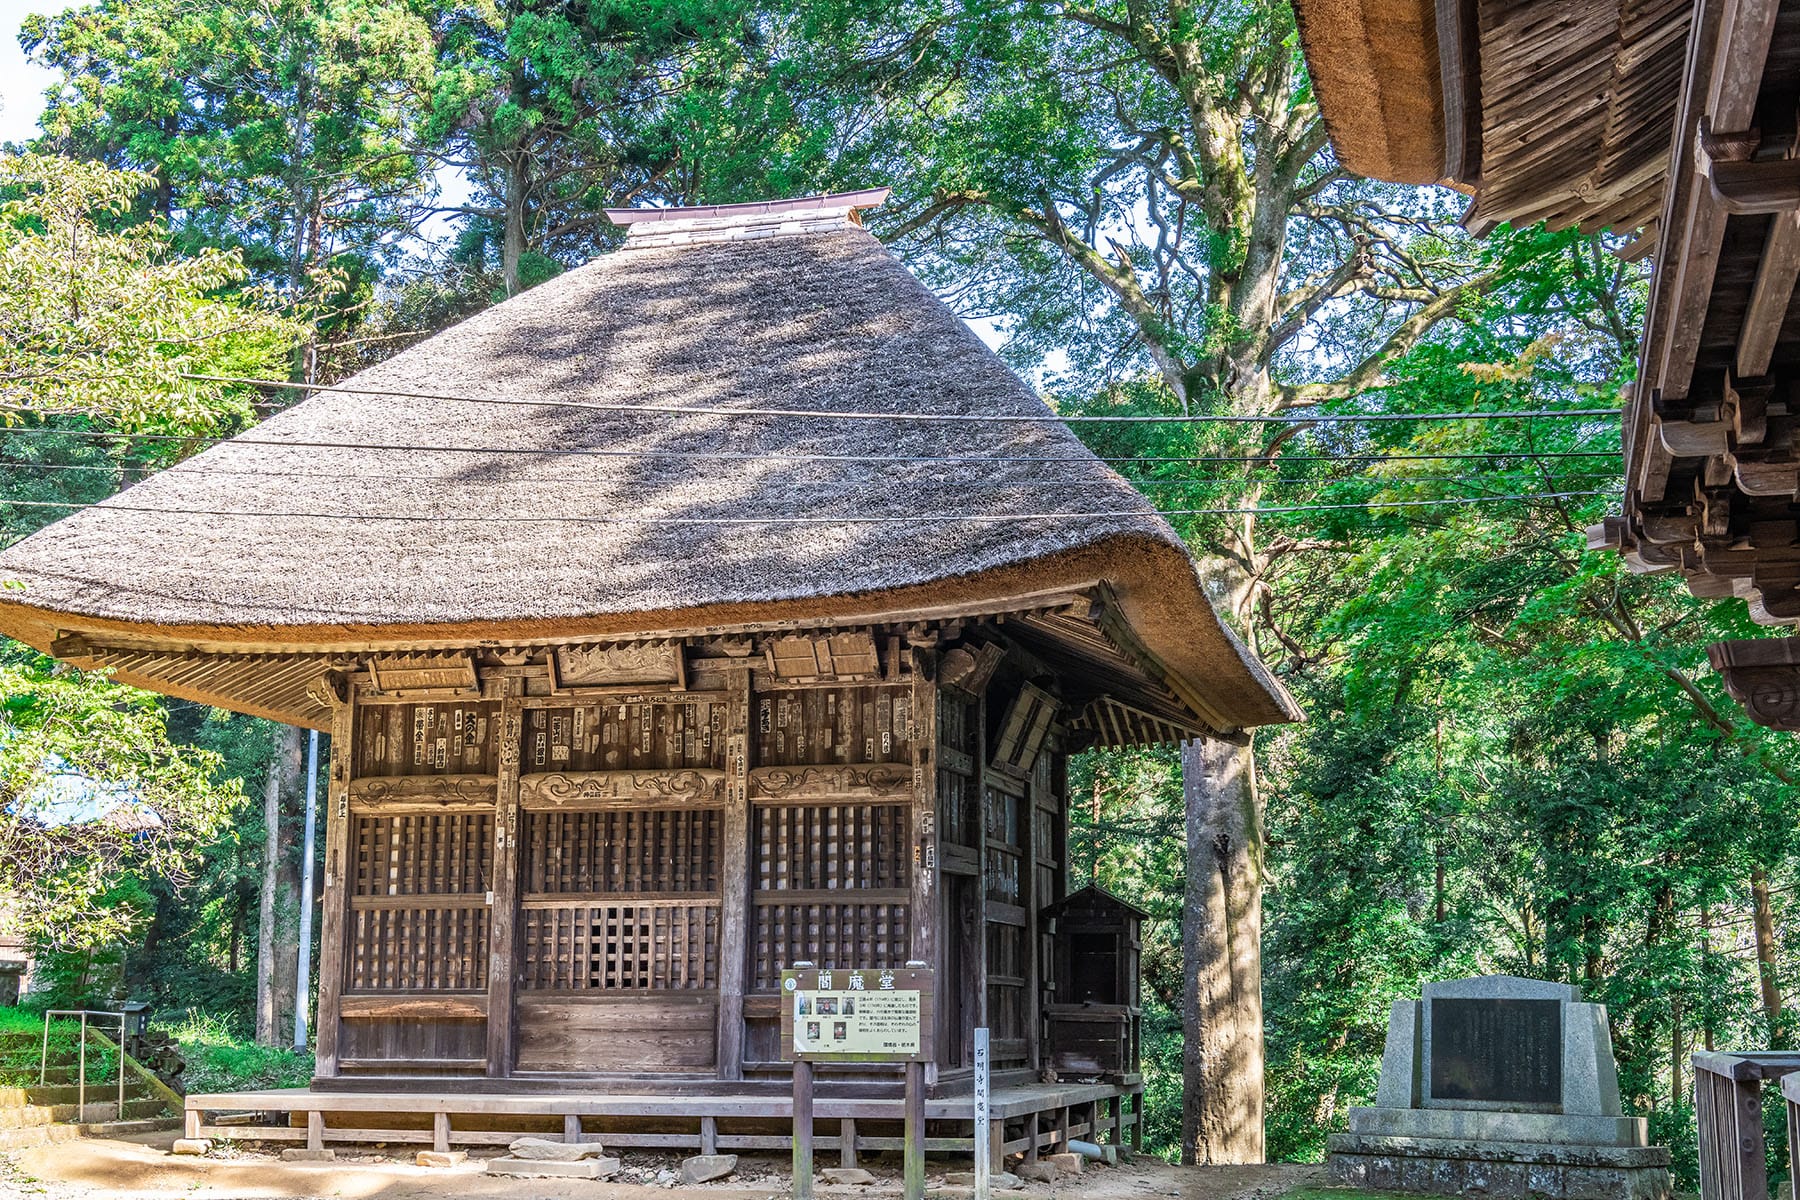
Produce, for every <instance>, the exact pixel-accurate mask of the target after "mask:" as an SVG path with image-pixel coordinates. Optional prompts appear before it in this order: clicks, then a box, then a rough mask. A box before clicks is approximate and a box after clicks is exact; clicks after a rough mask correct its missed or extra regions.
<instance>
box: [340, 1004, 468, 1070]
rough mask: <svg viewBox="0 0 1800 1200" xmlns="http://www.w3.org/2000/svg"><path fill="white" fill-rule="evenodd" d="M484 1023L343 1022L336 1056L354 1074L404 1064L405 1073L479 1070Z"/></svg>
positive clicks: (380, 1020) (391, 1019) (407, 1020)
mask: <svg viewBox="0 0 1800 1200" xmlns="http://www.w3.org/2000/svg"><path fill="white" fill-rule="evenodd" d="M486 1027H487V1026H486V1022H483V1021H472V1020H444V1019H441V1018H440V1019H437V1020H419V1019H416V1018H386V1019H369V1020H347V1021H345V1022H344V1033H343V1038H342V1041H341V1053H342V1054H343V1057H344V1060H345V1062H346V1064H347V1065H349V1066H351V1067H352V1068H353V1069H354V1068H356V1067H361V1068H364V1069H377V1070H379V1069H382V1068H383V1067H384V1066H386V1065H387V1064H395V1063H403V1064H405V1066H406V1068H407V1069H408V1070H433V1069H435V1070H460V1071H464V1072H469V1073H474V1072H477V1071H479V1070H480V1065H481V1063H482V1062H483V1060H484V1056H485V1053H486V1049H487V1035H486Z"/></svg>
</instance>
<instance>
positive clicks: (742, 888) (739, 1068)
mask: <svg viewBox="0 0 1800 1200" xmlns="http://www.w3.org/2000/svg"><path fill="white" fill-rule="evenodd" d="M729 680H730V681H729V683H728V684H727V688H728V690H727V693H726V700H725V814H724V817H725V822H724V830H723V833H724V843H723V844H724V854H725V861H724V863H723V868H722V870H721V872H720V878H719V888H720V894H719V1026H718V1035H717V1043H716V1044H717V1046H718V1076H719V1078H720V1079H742V1078H743V1077H744V993H745V992H747V991H748V990H749V974H750V916H751V913H750V908H751V895H750V672H749V670H748V669H745V670H740V671H733V672H731V674H730V676H729ZM706 1153H709V1154H710V1153H712V1152H711V1151H710V1150H709V1151H707V1152H706Z"/></svg>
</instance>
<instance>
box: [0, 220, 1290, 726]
mask: <svg viewBox="0 0 1800 1200" xmlns="http://www.w3.org/2000/svg"><path fill="white" fill-rule="evenodd" d="M816 207H817V206H815V209H816ZM846 212H847V209H846V208H844V207H842V206H840V207H838V208H837V209H835V210H827V211H824V212H820V211H814V212H812V213H810V214H807V213H802V214H798V215H796V214H792V213H790V214H787V215H785V216H783V215H781V214H776V215H773V216H768V217H765V218H763V219H761V220H746V219H739V220H735V221H734V220H731V219H729V216H730V214H727V215H726V218H721V219H716V220H714V221H712V222H711V223H710V224H708V223H706V222H693V221H690V222H688V223H686V224H685V225H681V224H671V223H668V222H659V223H655V224H646V225H641V226H638V227H637V228H638V230H641V231H643V232H644V234H645V235H646V236H644V237H639V236H638V233H637V232H636V231H634V234H633V237H632V238H631V239H629V240H628V243H627V246H626V248H625V249H623V250H621V251H619V252H617V253H614V254H610V255H607V256H605V257H603V258H601V259H599V260H597V261H595V262H593V263H590V264H588V265H587V266H584V267H581V268H579V269H577V270H574V271H570V272H569V273H567V274H565V275H563V276H561V277H559V278H556V279H553V280H551V281H550V282H548V283H545V284H542V285H540V286H539V287H536V288H533V289H532V290H530V291H528V292H526V293H524V294H523V295H521V296H518V297H515V298H514V299H512V300H509V301H507V302H506V303H504V304H500V305H498V306H496V307H494V308H491V309H489V310H487V311H485V312H483V313H481V314H479V315H478V316H475V317H473V318H471V319H469V320H467V321H465V322H463V323H462V324H460V325H458V326H456V327H454V328H452V329H450V330H448V331H446V332H444V333H442V334H439V335H438V336H436V337H433V338H431V339H430V340H428V341H425V342H423V343H421V344H420V345H418V346H416V347H414V348H412V349H409V350H407V351H406V352H405V353H402V354H400V355H398V356H396V357H395V358H393V359H390V360H388V361H387V362H384V363H382V364H381V365H379V366H376V367H374V368H371V369H369V370H367V371H364V372H363V373H361V374H359V375H357V376H356V377H354V378H353V379H351V380H349V381H347V382H346V383H345V384H343V385H342V386H343V387H344V388H347V389H356V390H355V391H354V392H351V391H334V392H322V393H318V394H315V395H313V396H312V397H311V398H310V399H308V400H306V401H305V402H303V403H301V404H298V405H296V406H295V407H293V408H291V409H289V410H287V411H285V412H283V413H281V414H279V415H277V416H275V417H272V418H271V419H270V420H268V421H266V422H265V423H263V424H262V425H260V426H258V427H257V428H255V429H254V430H252V431H250V432H248V433H246V434H244V435H242V436H239V437H237V438H233V439H231V440H230V441H227V442H224V443H222V444H220V445H218V446H215V447H213V448H212V449H210V450H208V451H206V452H205V453H203V454H200V455H197V456H196V457H194V458H193V459H191V460H188V461H187V462H185V463H183V464H181V465H180V466H177V467H174V468H171V469H169V470H167V471H164V472H162V473H160V474H158V475H156V476H154V477H152V478H150V479H147V480H145V481H144V482H142V483H139V484H137V485H135V486H133V487H131V488H129V489H128V490H126V491H125V492H123V493H121V494H119V495H118V496H117V497H115V498H113V499H112V500H110V501H108V502H106V503H103V504H101V505H98V506H96V507H93V508H90V509H87V510H85V511H82V512H79V513H76V514H75V515H73V516H70V517H69V518H67V519H66V520H63V521H59V522H58V523H56V524H55V525H52V526H50V527H48V528H46V529H44V530H42V531H41V532H39V533H37V534H35V535H33V536H31V537H29V538H27V539H25V540H24V541H22V542H20V543H18V544H17V545H15V546H13V547H12V548H10V549H9V550H7V551H5V553H4V554H0V578H7V579H16V580H19V581H22V582H23V584H24V585H25V587H24V590H23V591H22V592H7V593H5V594H4V596H3V597H0V630H4V631H5V632H7V633H10V634H12V635H14V636H17V637H20V638H22V639H23V640H25V641H28V642H31V643H33V644H36V645H38V646H40V647H48V646H50V645H51V644H52V642H53V640H54V639H55V638H57V637H58V636H59V635H66V634H69V633H77V634H83V635H85V636H87V637H89V638H91V639H94V640H96V641H109V642H110V643H111V644H115V645H134V646H136V645H143V646H151V645H159V644H164V643H166V644H168V645H170V646H175V645H181V646H187V647H191V648H195V649H200V650H205V651H207V652H210V653H229V652H233V651H243V652H256V653H281V652H293V651H302V650H331V649H345V648H368V647H371V646H378V647H388V646H391V647H402V646H414V647H419V646H427V645H450V644H455V643H457V642H458V641H459V640H461V641H470V640H479V641H483V642H489V643H491V642H496V641H502V642H504V641H513V642H521V641H527V640H531V639H540V640H553V639H558V638H606V637H616V638H624V637H628V636H649V635H657V634H663V633H668V632H671V631H679V630H690V631H691V630H695V629H703V628H704V629H714V628H724V627H734V628H755V627H758V626H768V625H771V624H774V623H778V622H792V621H815V622H820V623H824V622H834V621H843V622H850V621H856V620H870V619H874V618H875V617H877V616H882V615H887V616H890V617H893V616H897V615H899V614H904V613H908V612H925V611H928V610H944V611H952V610H961V609H969V610H971V611H973V610H979V609H981V608H982V607H983V606H984V605H986V606H990V607H993V608H995V610H996V611H1000V610H1003V609H1004V605H1003V604H1001V603H1000V602H1001V601H1003V600H1006V599H1007V598H1016V597H1026V596H1030V595H1033V594H1039V593H1049V592H1053V591H1056V590H1059V589H1063V590H1066V589H1070V588H1078V587H1086V586H1089V585H1093V584H1097V583H1102V582H1103V583H1105V584H1108V585H1110V587H1111V589H1112V590H1113V592H1114V593H1116V597H1117V600H1116V604H1117V607H1118V609H1119V612H1120V614H1121V616H1122V617H1123V619H1124V620H1125V621H1126V622H1127V623H1128V624H1129V626H1130V628H1131V631H1132V633H1133V634H1134V636H1135V637H1137V638H1138V639H1141V642H1142V645H1143V649H1144V650H1145V652H1146V653H1147V655H1148V656H1149V657H1151V658H1153V659H1154V660H1156V661H1157V662H1159V663H1160V664H1162V667H1163V669H1164V670H1166V672H1167V673H1168V674H1169V675H1170V676H1171V679H1172V686H1174V688H1175V690H1176V691H1177V692H1185V691H1186V690H1187V689H1188V688H1190V687H1191V688H1192V689H1194V691H1195V692H1196V693H1203V694H1204V697H1205V698H1206V700H1205V702H1206V703H1208V704H1210V705H1211V706H1212V711H1211V712H1209V713H1205V714H1204V716H1205V717H1206V720H1207V723H1209V724H1212V725H1215V726H1216V725H1221V724H1223V725H1227V726H1250V725H1258V724H1264V723H1268V722H1274V721H1284V720H1290V719H1293V718H1294V717H1295V716H1296V715H1297V714H1296V712H1295V710H1294V708H1293V706H1292V702H1291V701H1290V700H1289V699H1287V697H1286V695H1285V693H1284V692H1283V691H1282V689H1281V688H1280V687H1279V685H1277V684H1275V683H1274V682H1273V681H1272V680H1271V679H1270V678H1269V676H1268V675H1267V674H1266V673H1265V671H1264V670H1263V669H1262V668H1261V666H1260V665H1259V664H1257V663H1256V662H1255V661H1254V660H1253V659H1252V658H1251V657H1250V656H1249V655H1248V654H1247V653H1246V652H1245V651H1244V650H1243V648H1242V647H1241V646H1240V645H1239V644H1238V643H1237V642H1236V640H1235V639H1234V638H1233V637H1232V635H1231V634H1230V633H1229V631H1228V630H1227V629H1226V628H1225V626H1224V625H1223V624H1222V623H1221V622H1220V621H1219V619H1218V618H1217V617H1216V615H1215V614H1214V613H1213V611H1212V609H1211V607H1210V606H1209V604H1208V602H1207V599H1206V597H1205V595H1204V593H1203V592H1202V589H1201V585H1200V581H1199V580H1198V578H1197V577H1196V573H1195V568H1194V565H1193V563H1192V561H1191V560H1190V558H1189V556H1188V553H1187V551H1186V549H1185V548H1184V546H1183V544H1182V543H1181V541H1180V540H1179V538H1177V536H1176V535H1175V533H1174V532H1173V531H1172V530H1171V529H1170V528H1169V526H1168V525H1167V524H1166V523H1165V522H1164V521H1163V520H1162V519H1161V518H1160V517H1158V516H1157V515H1156V514H1155V513H1154V511H1153V510H1152V509H1151V507H1150V506H1149V505H1148V504H1147V503H1146V502H1145V500H1144V499H1143V497H1141V496H1140V495H1139V494H1138V493H1137V492H1135V491H1134V490H1133V489H1132V488H1131V487H1130V486H1129V485H1128V484H1126V483H1125V482H1124V481H1123V480H1122V479H1120V478H1119V477H1118V476H1117V475H1116V474H1115V473H1114V472H1112V471H1111V470H1109V469H1108V468H1107V467H1105V466H1104V465H1103V464H1102V463H1101V462H1099V461H1098V460H1097V459H1095V458H1094V457H1093V456H1092V455H1091V454H1089V453H1088V452H1087V451H1086V450H1085V448H1084V447H1083V446H1082V445H1081V443H1080V442H1079V441H1078V440H1077V439H1076V438H1075V437H1074V436H1072V435H1071V434H1070V433H1069V432H1068V430H1067V429H1066V428H1064V427H1063V426H1061V425H1060V424H1057V423H1054V422H1051V423H1029V422H1019V423H1010V424H1009V423H1004V422H1000V421H995V420H990V419H985V418H994V417H1002V416H1008V415H1010V416H1020V417H1042V416H1044V415H1045V414H1046V413H1047V409H1046V408H1045V406H1044V405H1043V403H1042V402H1041V401H1040V400H1039V399H1038V397H1037V396H1036V395H1034V394H1033V392H1032V391H1031V389H1030V388H1028V387H1027V386H1026V385H1025V384H1023V383H1022V382H1021V381H1020V380H1019V379H1018V378H1017V377H1016V376H1014V375H1013V374H1012V372H1011V371H1009V370H1008V369H1007V368H1006V367H1005V365H1004V364H1002V363H1001V361H1000V360H999V359H998V358H997V357H996V356H995V355H994V354H993V353H991V352H990V351H989V350H988V349H987V348H986V347H985V346H984V345H983V344H982V343H981V341H980V340H979V339H978V338H977V337H976V336H975V335H974V334H973V333H972V332H971V331H970V330H969V328H968V327H967V325H966V324H965V323H964V322H963V321H962V320H960V319H959V318H958V317H957V316H956V315H955V314H954V313H953V312H951V311H950V310H949V309H948V308H946V307H945V306H944V305H943V304H941V303H940V302H939V301H938V300H937V299H936V298H935V297H934V296H933V295H932V294H931V293H930V292H929V291H928V290H927V289H926V288H925V287H924V286H923V285H922V284H921V283H920V282H919V281H918V280H916V279H915V278H914V277H913V276H912V275H911V274H909V273H908V272H907V271H906V270H905V268H904V267H903V266H901V264H900V263H899V262H897V261H896V260H895V259H894V258H893V257H892V256H891V255H889V254H888V253H887V251H885V250H884V249H883V248H882V247H881V245H880V244H879V243H878V242H876V241H875V239H874V238H873V237H871V236H870V235H869V234H867V233H866V232H864V231H863V230H862V229H860V228H858V227H856V226H854V225H852V224H850V223H849V222H848V221H846V219H845V216H846ZM827 218H832V219H827ZM644 242H651V243H661V244H649V245H645V244H643V243H644ZM384 392H391V393H395V394H394V395H383V394H381V393H384ZM418 394H429V395H437V396H452V397H461V398H475V399H480V400H484V401H491V402H489V403H468V402H465V401H464V400H460V399H456V400H453V399H437V400H434V399H419V398H415V397H416V395H418ZM545 400H555V401H558V402H561V403H563V404H564V405H568V404H571V403H574V404H582V403H585V404H592V405H601V406H616V407H615V408H613V409H604V408H582V407H567V406H564V407H555V406H545V405H543V404H539V403H533V402H534V401H545ZM656 407H671V408H693V407H714V408H724V409H733V410H739V409H771V408H778V409H783V410H806V411H809V412H814V413H830V412H844V411H852V410H854V411H876V412H881V413H892V414H940V415H941V414H959V415H962V416H967V417H971V418H984V419H979V420H970V421H957V422H918V421H891V420H860V419H858V420H853V419H841V418H833V417H830V416H820V415H814V416H803V417H788V416H779V415H760V416H742V417H740V416H729V415H721V414H701V415H680V414H671V413H666V412H651V411H639V410H644V409H650V408H656ZM581 450H588V451H599V452H602V453H599V454H596V453H578V452H577V451H581ZM555 451H567V452H569V453H546V452H555ZM705 455H714V456H719V455H723V456H727V457H713V458H707V457H683V456H705ZM731 455H738V456H741V457H729V456H731ZM794 456H818V457H813V458H806V459H804V460H796V458H795V457H794ZM1021 458H1023V459H1029V460H1031V461H1016V460H1017V459H1021ZM954 459H963V460H967V459H974V460H976V461H947V460H954ZM1093 512H1099V513H1109V514H1115V515H1109V516H1104V517H1082V518H1058V517H1043V516H1040V515H1039V514H1055V513H1093ZM971 516H973V517H978V518H982V519H976V520H968V519H964V518H966V517H971ZM864 518H876V519H877V520H874V521H869V522H866V523H857V520H856V519H864ZM995 518H1003V519H995ZM165 690H173V689H165ZM228 698H229V697H228ZM244 707H252V706H250V705H248V704H246V705H244ZM1190 707H1191V705H1190ZM263 708H264V709H266V710H271V711H276V705H275V702H274V701H273V700H271V701H268V702H266V703H265V704H264V705H263ZM316 715H317V714H310V715H308V719H316Z"/></svg>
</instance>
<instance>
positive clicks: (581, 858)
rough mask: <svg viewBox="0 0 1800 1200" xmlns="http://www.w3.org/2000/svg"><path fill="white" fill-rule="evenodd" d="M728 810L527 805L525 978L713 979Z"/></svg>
mask: <svg viewBox="0 0 1800 1200" xmlns="http://www.w3.org/2000/svg"><path fill="white" fill-rule="evenodd" d="M722 834H723V817H722V815H721V814H720V812H719V810H717V809H714V808H685V807H673V806H665V807H659V808H601V809H591V810H578V811H574V812H561V811H532V812H528V813H526V814H525V867H524V884H525V895H524V896H523V898H522V902H521V904H520V924H521V934H522V941H523V954H522V959H521V963H520V983H521V986H523V987H525V988H532V989H558V990H573V991H588V990H606V991H613V990H643V989H670V988H675V989H691V988H712V987H717V986H718V974H717V963H716V959H717V951H718V941H719V887H720V880H719V876H720V866H721V863H722V861H723V853H722V849H721V838H722Z"/></svg>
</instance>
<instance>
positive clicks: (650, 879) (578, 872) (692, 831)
mask: <svg viewBox="0 0 1800 1200" xmlns="http://www.w3.org/2000/svg"><path fill="white" fill-rule="evenodd" d="M721 821H722V817H721V815H720V813H719V811H718V810H717V809H711V808H702V809H690V808H649V809H643V808H638V809H602V810H599V811H594V812H554V811H540V812H529V813H526V814H525V829H526V832H525V875H524V880H525V888H524V890H525V892H526V893H527V894H528V895H529V894H532V893H538V892H542V893H545V894H546V895H561V894H567V893H575V892H580V893H590V894H595V895H609V894H627V893H640V892H717V891H718V890H719V866H720V853H719V835H720V823H721Z"/></svg>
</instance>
